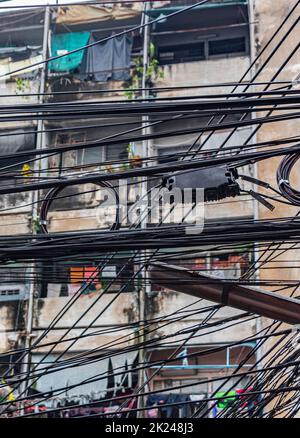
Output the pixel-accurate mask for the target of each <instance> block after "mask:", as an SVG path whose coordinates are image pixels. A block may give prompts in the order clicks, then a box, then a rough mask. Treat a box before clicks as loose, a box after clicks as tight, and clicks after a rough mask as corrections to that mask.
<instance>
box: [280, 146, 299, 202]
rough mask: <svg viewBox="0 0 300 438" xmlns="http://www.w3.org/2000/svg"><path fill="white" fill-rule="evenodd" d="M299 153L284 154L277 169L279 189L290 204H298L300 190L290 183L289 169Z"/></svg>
mask: <svg viewBox="0 0 300 438" xmlns="http://www.w3.org/2000/svg"><path fill="white" fill-rule="evenodd" d="M299 158H300V154H299V153H295V154H293V155H286V156H285V157H284V159H283V160H282V162H281V163H280V166H279V167H278V170H277V184H278V187H279V190H280V192H281V194H282V196H284V197H285V198H286V199H287V200H288V201H289V202H290V203H291V204H293V205H297V206H300V192H299V191H298V190H296V189H294V188H293V187H292V186H291V184H290V180H289V178H290V174H291V171H292V169H293V167H294V165H295V164H296V162H297V161H298V160H299Z"/></svg>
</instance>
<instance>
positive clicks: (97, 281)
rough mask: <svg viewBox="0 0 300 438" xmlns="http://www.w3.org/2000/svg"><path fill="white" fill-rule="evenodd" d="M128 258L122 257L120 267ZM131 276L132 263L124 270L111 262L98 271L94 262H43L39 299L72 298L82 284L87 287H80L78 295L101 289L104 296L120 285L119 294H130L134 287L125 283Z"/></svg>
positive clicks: (116, 262) (117, 288) (96, 291)
mask: <svg viewBox="0 0 300 438" xmlns="http://www.w3.org/2000/svg"><path fill="white" fill-rule="evenodd" d="M128 258H129V256H128V257H125V258H124V264H126V263H127V262H128ZM99 263H100V262H99ZM100 265H101V263H100ZM133 273H134V266H133V264H132V263H130V264H128V266H126V267H125V268H124V266H123V261H121V260H115V262H114V263H110V264H108V265H106V266H105V267H103V269H101V270H99V269H97V262H95V263H94V264H93V263H90V264H88V265H84V264H81V263H77V264H75V262H74V264H72V263H71V262H70V263H51V262H45V263H44V265H43V268H42V287H41V297H44V298H45V297H48V298H58V297H63V296H72V295H74V294H76V293H77V292H78V291H79V289H80V288H81V287H83V286H84V285H85V284H86V283H88V287H85V288H84V292H83V294H82V295H89V294H92V293H100V292H102V291H103V290H107V292H108V293H109V292H118V291H119V290H120V288H121V287H123V286H124V289H123V292H132V291H133V290H134V284H133V281H128V280H129V278H130V277H131V276H132V275H133ZM116 277H117V278H116ZM110 283H111V284H110ZM125 285H126V286H125Z"/></svg>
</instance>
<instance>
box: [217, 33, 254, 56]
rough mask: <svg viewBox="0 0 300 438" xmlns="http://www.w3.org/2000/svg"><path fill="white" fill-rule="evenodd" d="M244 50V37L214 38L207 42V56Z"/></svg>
mask: <svg viewBox="0 0 300 438" xmlns="http://www.w3.org/2000/svg"><path fill="white" fill-rule="evenodd" d="M244 52H246V38H245V37H240V38H229V39H225V40H215V41H209V42H208V54H209V56H215V55H229V54H231V53H244Z"/></svg>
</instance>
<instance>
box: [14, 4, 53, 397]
mask: <svg viewBox="0 0 300 438" xmlns="http://www.w3.org/2000/svg"><path fill="white" fill-rule="evenodd" d="M50 21H51V10H50V7H49V5H47V6H46V7H45V15H44V33H43V53H42V55H43V61H45V60H46V59H47V57H48V37H49V30H50ZM47 68H48V63H44V64H42V67H41V73H40V86H39V96H38V103H39V104H42V103H43V102H44V93H45V91H46V79H47ZM45 147H46V142H45V132H44V121H43V120H41V119H39V120H38V124H37V137H36V149H37V150H40V149H44V148H45ZM43 168H45V162H44V160H36V161H34V169H33V170H34V175H37V176H39V175H40V174H41V171H42V169H43ZM38 200H39V191H37V190H35V191H34V192H33V194H32V210H31V231H32V234H36V224H37V220H38V203H37V201H38ZM36 270H37V266H36V263H32V264H31V266H30V270H29V279H30V280H29V281H30V287H29V293H28V304H27V315H26V333H25V351H27V354H26V355H25V356H24V359H23V363H22V367H21V368H22V376H23V377H24V376H26V375H28V376H29V372H30V363H31V351H30V347H31V340H32V327H33V315H34V298H35V286H36V284H35V280H34V278H35V274H36ZM29 382H30V379H28V380H24V381H23V382H22V385H21V393H23V397H26V395H27V391H28V388H29V387H30V384H29Z"/></svg>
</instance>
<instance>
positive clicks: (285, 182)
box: [278, 179, 290, 186]
mask: <svg viewBox="0 0 300 438" xmlns="http://www.w3.org/2000/svg"><path fill="white" fill-rule="evenodd" d="M289 183H290V182H289V181H288V180H287V179H281V180H280V181H279V183H278V185H279V186H281V184H289Z"/></svg>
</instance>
